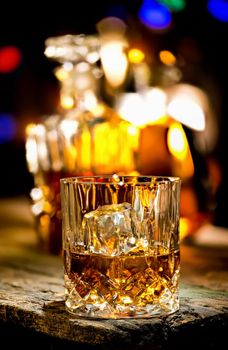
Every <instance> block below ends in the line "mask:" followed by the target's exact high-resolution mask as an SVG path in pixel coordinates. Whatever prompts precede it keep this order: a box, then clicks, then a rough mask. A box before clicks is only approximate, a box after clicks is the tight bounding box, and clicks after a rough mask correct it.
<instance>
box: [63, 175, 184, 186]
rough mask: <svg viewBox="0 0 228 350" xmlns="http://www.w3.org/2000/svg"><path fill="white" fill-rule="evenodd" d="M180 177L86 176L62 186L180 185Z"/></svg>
mask: <svg viewBox="0 0 228 350" xmlns="http://www.w3.org/2000/svg"><path fill="white" fill-rule="evenodd" d="M180 182H181V178H180V177H179V176H165V175H161V176H159V175H116V174H114V175H91V176H88V175H85V176H82V175H80V176H73V177H65V178H61V179H60V183H61V184H70V183H75V184H97V185H98V184H99V185H102V184H105V185H106V184H113V185H118V184H119V185H124V184H137V183H138V184H145V185H146V184H151V183H152V184H153V183H180Z"/></svg>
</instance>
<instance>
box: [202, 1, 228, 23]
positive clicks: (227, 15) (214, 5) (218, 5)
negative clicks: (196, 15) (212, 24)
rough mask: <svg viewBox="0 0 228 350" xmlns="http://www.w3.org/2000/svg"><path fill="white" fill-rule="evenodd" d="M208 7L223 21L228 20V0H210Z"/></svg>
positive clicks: (215, 16) (214, 15)
mask: <svg viewBox="0 0 228 350" xmlns="http://www.w3.org/2000/svg"><path fill="white" fill-rule="evenodd" d="M207 8H208V11H209V12H210V14H211V15H212V16H213V17H214V18H216V19H218V20H219V21H222V22H228V1H225V0H209V1H208V3H207Z"/></svg>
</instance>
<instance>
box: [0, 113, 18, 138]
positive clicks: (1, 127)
mask: <svg viewBox="0 0 228 350" xmlns="http://www.w3.org/2000/svg"><path fill="white" fill-rule="evenodd" d="M15 135H16V121H15V118H14V117H13V115H12V114H10V113H1V114H0V144H3V143H7V142H10V141H12V139H13V138H14V137H15Z"/></svg>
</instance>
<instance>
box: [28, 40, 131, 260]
mask: <svg viewBox="0 0 228 350" xmlns="http://www.w3.org/2000/svg"><path fill="white" fill-rule="evenodd" d="M45 46H46V49H45V55H46V56H47V57H48V58H51V59H54V60H56V61H58V62H59V63H60V64H61V65H60V67H59V68H58V69H57V71H56V75H57V77H58V78H59V79H60V80H61V89H60V101H62V102H63V101H68V102H70V105H71V108H70V109H69V110H67V111H66V110H65V112H62V113H61V114H56V115H52V116H48V117H47V118H45V119H44V120H43V121H42V123H40V124H38V125H34V126H32V127H30V128H28V130H27V131H28V132H27V141H26V157H27V162H28V168H29V171H30V172H31V173H33V175H34V188H33V189H32V191H31V197H32V200H33V204H32V212H33V214H34V215H35V218H36V220H35V221H36V225H37V231H38V233H39V237H40V241H41V244H42V247H43V248H44V249H45V250H47V251H48V252H50V253H54V254H59V253H60V252H61V243H62V242H61V241H62V239H61V237H62V234H61V230H62V227H61V208H60V181H59V180H60V178H63V177H70V176H78V175H105V174H107V175H108V174H119V175H121V174H125V175H126V174H127V175H129V174H132V173H134V172H135V171H136V160H137V137H138V136H137V129H136V128H135V127H134V126H133V125H131V124H130V123H129V122H127V121H124V120H122V119H121V118H120V117H119V116H118V114H117V113H116V112H114V111H113V110H112V109H111V108H110V107H109V106H107V105H106V104H105V103H104V102H103V101H101V99H100V98H99V97H98V96H99V93H98V77H99V75H100V74H101V70H100V68H98V65H97V64H96V63H97V62H98V60H99V58H100V57H99V49H100V41H99V39H98V37H97V36H85V35H64V36H59V37H52V38H48V39H47V40H46V41H45ZM62 105H63V106H64V103H62ZM68 108H69V104H68Z"/></svg>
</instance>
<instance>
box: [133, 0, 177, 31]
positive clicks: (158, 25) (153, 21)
mask: <svg viewBox="0 0 228 350" xmlns="http://www.w3.org/2000/svg"><path fill="white" fill-rule="evenodd" d="M139 19H140V21H141V22H142V23H143V24H144V25H146V26H147V27H149V28H150V29H155V30H163V29H166V28H168V27H169V25H170V24H171V22H172V16H171V13H170V11H169V10H168V8H167V7H165V6H163V5H161V4H159V3H157V2H156V1H155V0H144V2H143V4H142V6H141V7H140V10H139Z"/></svg>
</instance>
